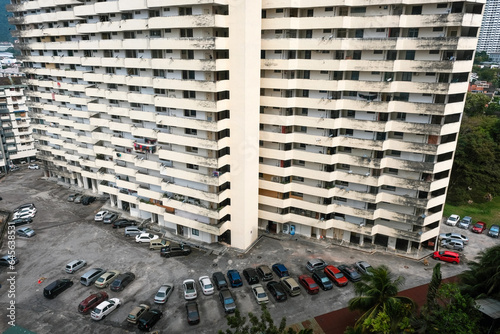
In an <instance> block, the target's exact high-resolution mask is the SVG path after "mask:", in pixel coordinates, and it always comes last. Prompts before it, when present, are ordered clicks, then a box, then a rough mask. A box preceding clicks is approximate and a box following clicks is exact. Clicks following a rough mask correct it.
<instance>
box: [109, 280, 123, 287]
mask: <svg viewBox="0 0 500 334" xmlns="http://www.w3.org/2000/svg"><path fill="white" fill-rule="evenodd" d="M121 282H122V281H120V280H117V279H115V280H114V281H113V283H111V285H112V286H119V285H120V284H121Z"/></svg>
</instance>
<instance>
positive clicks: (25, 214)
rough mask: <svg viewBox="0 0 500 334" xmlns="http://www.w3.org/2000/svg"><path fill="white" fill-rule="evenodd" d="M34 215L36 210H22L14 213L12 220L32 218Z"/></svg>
mask: <svg viewBox="0 0 500 334" xmlns="http://www.w3.org/2000/svg"><path fill="white" fill-rule="evenodd" d="M35 214H36V208H24V209H21V210H19V211H16V212H14V219H18V218H33V217H35Z"/></svg>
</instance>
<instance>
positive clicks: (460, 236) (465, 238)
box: [439, 233, 469, 245]
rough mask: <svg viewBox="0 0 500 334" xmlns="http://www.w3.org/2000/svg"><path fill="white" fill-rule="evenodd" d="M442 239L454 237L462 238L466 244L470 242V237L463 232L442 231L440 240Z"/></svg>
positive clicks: (455, 238) (456, 238)
mask: <svg viewBox="0 0 500 334" xmlns="http://www.w3.org/2000/svg"><path fill="white" fill-rule="evenodd" d="M442 239H454V240H462V241H463V243H464V245H467V244H468V243H469V238H467V237H466V236H465V235H463V234H459V233H441V234H440V235H439V240H442Z"/></svg>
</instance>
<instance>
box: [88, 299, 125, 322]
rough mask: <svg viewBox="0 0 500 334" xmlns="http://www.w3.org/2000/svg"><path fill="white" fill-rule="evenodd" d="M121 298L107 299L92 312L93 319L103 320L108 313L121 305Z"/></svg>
mask: <svg viewBox="0 0 500 334" xmlns="http://www.w3.org/2000/svg"><path fill="white" fill-rule="evenodd" d="M120 304H121V302H120V299H118V298H111V299H109V300H106V301H104V302H102V303H100V304H99V305H97V307H96V308H95V309H94V310H93V311H92V313H90V316H91V318H92V320H102V319H104V318H106V316H107V315H108V314H110V313H111V312H113V311H114V310H116V309H117V308H119V307H120Z"/></svg>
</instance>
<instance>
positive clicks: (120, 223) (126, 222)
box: [112, 219, 137, 228]
mask: <svg viewBox="0 0 500 334" xmlns="http://www.w3.org/2000/svg"><path fill="white" fill-rule="evenodd" d="M136 225H137V222H136V221H133V220H128V219H119V220H115V221H114V222H113V225H112V227H113V228H120V227H127V226H136Z"/></svg>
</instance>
